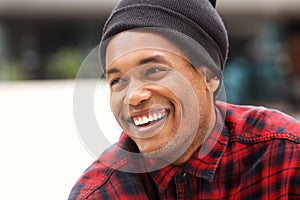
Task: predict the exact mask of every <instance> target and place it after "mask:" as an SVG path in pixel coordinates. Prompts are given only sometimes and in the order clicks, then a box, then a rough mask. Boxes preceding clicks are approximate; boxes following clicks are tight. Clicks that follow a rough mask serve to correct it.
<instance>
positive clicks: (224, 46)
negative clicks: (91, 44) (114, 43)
mask: <svg viewBox="0 0 300 200" xmlns="http://www.w3.org/2000/svg"><path fill="white" fill-rule="evenodd" d="M215 3H216V1H215V0H210V1H209V0H121V1H120V2H119V4H117V5H116V7H115V8H114V10H113V11H112V13H111V15H110V17H109V18H108V20H107V21H106V23H105V25H104V28H103V34H102V39H101V43H100V57H101V62H102V65H103V67H104V66H105V53H106V46H107V43H108V42H107V41H109V40H110V38H112V37H113V36H114V35H116V34H118V33H120V32H123V31H126V30H130V29H137V28H146V27H152V28H153V27H156V28H163V29H166V30H169V31H170V32H178V33H181V35H186V36H187V37H189V38H192V39H193V40H194V41H196V42H197V43H198V44H200V45H201V46H202V47H203V48H204V49H205V50H206V52H207V53H208V55H209V56H210V57H211V60H212V61H213V65H214V66H213V67H212V66H210V67H211V68H212V69H213V71H215V72H216V74H217V76H218V77H219V78H222V70H223V67H224V64H225V62H226V59H227V54H228V36H227V31H226V29H225V26H224V24H223V22H222V19H221V17H220V16H219V14H218V13H217V11H216V9H215ZM163 35H166V36H168V35H170V34H169V33H168V34H163ZM173 35H174V34H173ZM104 41H105V42H104ZM183 43H184V42H183ZM175 45H176V44H175ZM192 51H195V49H194V50H192ZM198 56H199V55H198Z"/></svg>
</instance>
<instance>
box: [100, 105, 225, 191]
mask: <svg viewBox="0 0 300 200" xmlns="http://www.w3.org/2000/svg"><path fill="white" fill-rule="evenodd" d="M215 111H216V124H215V127H214V129H213V131H212V132H211V134H210V135H209V136H208V137H207V139H206V140H205V142H204V143H203V144H202V145H201V147H200V148H199V150H198V151H196V152H195V153H194V154H193V156H192V157H191V158H190V159H189V160H188V162H187V163H185V164H184V165H182V166H175V165H172V164H169V165H163V164H161V166H164V167H163V168H160V169H159V170H156V171H152V172H150V175H151V176H152V178H153V180H154V182H155V183H156V185H157V187H158V189H159V191H160V192H163V191H164V190H165V189H166V188H167V187H168V184H169V182H170V181H171V179H172V177H173V176H174V174H175V173H176V172H178V171H179V170H182V171H184V172H186V173H189V174H191V175H193V176H196V177H199V178H204V179H206V180H207V181H210V182H212V181H213V179H214V176H215V172H216V170H217V167H218V164H219V162H220V160H221V158H222V156H223V154H224V151H225V149H226V147H227V144H228V129H227V127H226V126H225V124H224V116H225V114H224V113H225V111H226V104H225V103H218V104H216V106H215ZM132 153H136V155H137V154H139V151H138V148H137V146H136V144H135V143H134V142H133V141H132V140H131V139H130V138H129V136H128V135H127V134H126V133H124V132H123V133H122V135H121V137H120V140H119V142H118V143H117V144H116V145H113V146H112V147H111V148H110V149H108V150H107V151H106V152H105V153H104V154H103V155H102V156H101V161H102V162H104V163H106V164H107V165H108V166H109V167H110V168H113V169H117V170H122V171H126V172H135V171H136V169H139V170H140V171H144V172H147V168H149V167H150V169H154V168H155V167H153V166H154V165H156V164H157V162H160V160H158V159H149V158H143V157H142V156H141V154H139V156H138V157H136V156H135V155H133V154H132ZM131 170H132V171H131Z"/></svg>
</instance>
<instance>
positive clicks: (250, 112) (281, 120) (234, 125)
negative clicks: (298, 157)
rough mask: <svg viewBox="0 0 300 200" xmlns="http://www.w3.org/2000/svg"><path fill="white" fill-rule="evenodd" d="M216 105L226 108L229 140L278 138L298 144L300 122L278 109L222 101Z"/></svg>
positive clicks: (250, 140) (299, 141)
mask: <svg viewBox="0 0 300 200" xmlns="http://www.w3.org/2000/svg"><path fill="white" fill-rule="evenodd" d="M217 106H218V107H221V109H223V110H226V112H225V113H226V116H225V124H226V126H227V127H228V129H229V135H230V139H231V140H238V141H240V142H246V143H251V142H261V141H265V140H270V139H276V138H278V139H287V140H291V141H293V142H296V143H299V144H300V122H299V121H297V120H296V119H294V118H292V117H290V116H288V115H286V114H284V113H282V112H280V111H278V110H273V109H267V108H265V107H256V106H241V105H233V104H227V103H222V102H218V103H217Z"/></svg>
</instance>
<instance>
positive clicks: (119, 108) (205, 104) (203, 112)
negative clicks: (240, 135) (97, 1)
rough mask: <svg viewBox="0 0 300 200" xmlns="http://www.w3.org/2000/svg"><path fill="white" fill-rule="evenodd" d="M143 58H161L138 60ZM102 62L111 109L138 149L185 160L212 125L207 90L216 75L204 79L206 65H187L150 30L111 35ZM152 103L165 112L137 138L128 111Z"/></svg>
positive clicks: (215, 84)
mask: <svg viewBox="0 0 300 200" xmlns="http://www.w3.org/2000/svg"><path fill="white" fill-rule="evenodd" d="M149 57H159V58H162V59H161V60H159V61H155V62H148V63H144V64H142V65H139V63H140V61H142V60H145V59H147V58H149ZM106 66H107V67H106V71H107V72H108V71H110V72H111V73H109V74H107V79H108V82H109V83H112V84H111V86H110V87H111V92H110V95H111V102H110V104H111V110H112V112H113V114H114V116H115V118H116V120H117V121H118V123H119V124H120V126H121V127H122V128H123V130H124V131H125V132H126V133H128V135H129V136H130V137H131V138H132V140H133V141H134V142H135V143H136V144H137V146H138V148H139V150H140V152H142V153H144V154H145V155H147V156H154V157H157V156H158V157H161V158H164V159H166V160H170V162H173V163H174V164H177V165H180V164H182V163H184V162H186V161H187V160H188V159H189V158H190V157H191V155H192V154H193V153H194V152H195V151H196V150H197V149H198V148H199V147H200V145H201V143H202V142H203V139H204V137H205V136H206V134H207V133H208V132H210V131H211V129H212V128H213V126H214V124H215V113H214V102H213V92H214V91H215V90H216V89H217V87H218V84H219V80H218V79H215V78H214V79H211V80H209V81H206V77H205V75H206V72H208V69H207V68H206V67H198V68H197V69H198V70H197V69H195V68H193V67H192V66H191V64H190V63H189V62H187V60H186V59H185V58H184V56H183V54H182V53H181V52H180V50H179V49H178V48H177V47H176V46H175V45H173V44H172V43H170V42H169V41H168V40H166V39H164V38H163V37H162V36H160V35H158V34H154V33H150V32H140V31H139V32H138V31H125V32H122V33H120V34H118V35H116V36H115V37H114V38H113V39H112V40H111V41H110V42H109V44H108V47H107V54H106ZM154 67H158V69H156V68H155V70H153V68H154ZM150 72H151V73H150ZM157 105H159V108H160V109H162V108H163V109H166V110H167V111H168V116H167V118H166V119H165V120H166V121H165V122H164V125H163V126H161V127H160V128H159V129H157V132H155V134H151V135H149V137H139V136H138V129H137V127H136V126H135V125H134V124H132V123H130V116H131V113H134V112H140V111H145V110H150V109H151V108H155V106H157ZM172 159H173V160H172Z"/></svg>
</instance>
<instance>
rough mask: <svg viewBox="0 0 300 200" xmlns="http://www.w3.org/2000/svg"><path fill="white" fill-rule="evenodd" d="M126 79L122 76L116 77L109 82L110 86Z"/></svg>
mask: <svg viewBox="0 0 300 200" xmlns="http://www.w3.org/2000/svg"><path fill="white" fill-rule="evenodd" d="M124 81H125V80H124V79H122V78H114V79H112V80H111V81H110V82H109V85H110V87H113V86H114V85H118V84H120V83H122V82H124Z"/></svg>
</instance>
